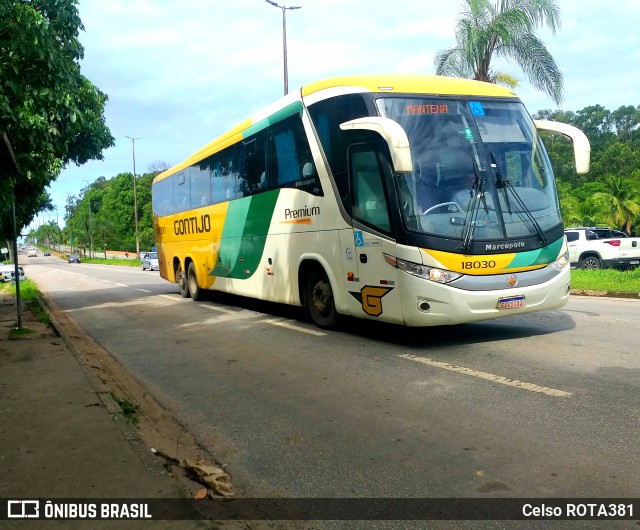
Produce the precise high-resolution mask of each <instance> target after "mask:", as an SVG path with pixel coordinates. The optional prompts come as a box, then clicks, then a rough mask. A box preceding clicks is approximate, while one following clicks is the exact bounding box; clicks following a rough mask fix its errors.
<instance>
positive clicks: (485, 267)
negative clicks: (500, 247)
mask: <svg viewBox="0 0 640 530" xmlns="http://www.w3.org/2000/svg"><path fill="white" fill-rule="evenodd" d="M421 250H422V251H423V252H425V253H426V254H428V255H429V256H431V257H432V258H433V259H435V260H437V261H438V263H439V264H440V265H441V266H442V267H443V268H445V269H449V270H450V271H453V272H460V273H462V274H470V275H472V276H485V275H488V274H500V273H509V272H525V271H532V270H536V269H540V268H542V267H544V266H545V265H544V264H535V265H530V266H524V267H509V265H511V263H512V262H513V260H514V258H515V257H516V254H515V253H513V252H511V253H509V254H488V255H475V256H473V255H468V254H453V253H451V252H442V251H440V250H428V249H426V248H423V249H421Z"/></svg>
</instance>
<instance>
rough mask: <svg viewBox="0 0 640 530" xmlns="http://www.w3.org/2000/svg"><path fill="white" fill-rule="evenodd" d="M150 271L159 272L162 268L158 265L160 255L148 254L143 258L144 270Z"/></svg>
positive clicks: (155, 253)
mask: <svg viewBox="0 0 640 530" xmlns="http://www.w3.org/2000/svg"><path fill="white" fill-rule="evenodd" d="M146 269H149V270H150V271H159V270H160V266H159V265H158V253H157V252H147V253H145V255H144V256H143V257H142V270H143V271H144V270H146Z"/></svg>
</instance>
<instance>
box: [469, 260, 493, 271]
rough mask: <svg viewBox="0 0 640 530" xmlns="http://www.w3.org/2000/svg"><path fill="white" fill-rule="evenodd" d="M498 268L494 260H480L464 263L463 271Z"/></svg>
mask: <svg viewBox="0 0 640 530" xmlns="http://www.w3.org/2000/svg"><path fill="white" fill-rule="evenodd" d="M495 266H496V262H495V261H493V260H487V261H485V260H478V261H463V262H462V268H463V270H465V269H466V270H469V269H493V268H495Z"/></svg>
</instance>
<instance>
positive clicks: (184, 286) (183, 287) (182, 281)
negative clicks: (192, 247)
mask: <svg viewBox="0 0 640 530" xmlns="http://www.w3.org/2000/svg"><path fill="white" fill-rule="evenodd" d="M176 279H177V280H178V289H179V290H180V294H181V295H182V298H189V296H190V294H189V284H188V282H187V275H186V274H185V273H184V272H183V271H182V269H181V268H179V269H178V270H177V271H176Z"/></svg>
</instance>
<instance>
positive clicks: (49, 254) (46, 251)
mask: <svg viewBox="0 0 640 530" xmlns="http://www.w3.org/2000/svg"><path fill="white" fill-rule="evenodd" d="M42 255H43V256H51V252H49V251H48V250H45V251H44V254H42Z"/></svg>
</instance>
